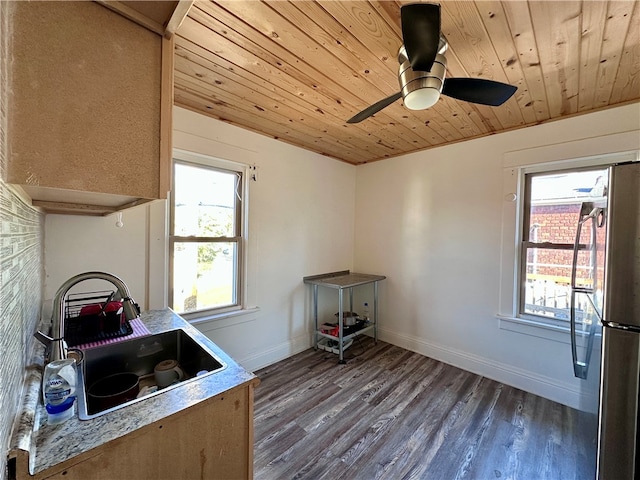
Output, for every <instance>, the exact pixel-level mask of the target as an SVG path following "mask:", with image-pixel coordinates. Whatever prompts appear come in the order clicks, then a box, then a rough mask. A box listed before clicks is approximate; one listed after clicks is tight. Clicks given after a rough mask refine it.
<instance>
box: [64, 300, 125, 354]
mask: <svg viewBox="0 0 640 480" xmlns="http://www.w3.org/2000/svg"><path fill="white" fill-rule="evenodd" d="M115 293H116V292H115V291H114V290H100V291H95V292H82V293H70V294H68V295H67V297H66V298H65V300H64V318H65V341H66V342H67V345H68V346H69V347H74V346H76V345H82V344H84V343H89V342H98V341H100V340H109V339H112V338H117V337H124V336H127V335H131V334H132V333H133V327H132V326H131V324H130V323H129V321H128V320H126V318H125V317H124V313H122V311H120V313H118V312H104V313H103V314H102V315H100V314H88V315H81V314H80V313H81V311H82V309H83V307H87V306H90V305H102V304H105V303H108V302H110V301H112V300H114V298H113V296H114V295H115ZM118 300H119V299H118Z"/></svg>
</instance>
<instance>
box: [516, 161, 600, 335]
mask: <svg viewBox="0 0 640 480" xmlns="http://www.w3.org/2000/svg"><path fill="white" fill-rule="evenodd" d="M607 178H608V177H607V170H606V169H603V168H597V169H582V170H571V171H556V172H544V173H528V174H526V175H525V190H524V194H525V196H524V211H523V222H522V232H521V238H522V241H521V247H520V295H519V302H518V303H519V315H520V316H521V317H525V318H526V317H531V318H538V319H543V320H546V321H550V322H552V323H564V321H568V320H569V317H570V308H571V283H572V275H574V276H575V278H574V282H575V285H577V286H585V287H595V288H601V285H597V286H596V285H593V282H594V280H595V278H602V277H603V275H602V274H603V268H604V249H603V248H597V249H596V247H603V246H604V241H605V228H597V229H596V231H594V232H591V231H590V229H591V228H592V224H591V223H585V224H584V226H583V228H582V232H581V235H580V238H578V239H577V241H578V246H577V248H576V252H578V253H577V258H576V269H575V272H573V269H572V263H573V260H574V258H573V257H574V242H576V228H577V225H578V222H579V220H580V219H581V207H582V205H583V202H595V203H602V202H603V201H604V200H605V196H606V187H607ZM587 205H588V204H587ZM592 233H593V236H591V235H592ZM594 242H595V243H594ZM596 244H597V245H596ZM590 245H593V248H591V247H590ZM596 251H597V252H598V254H597V255H594V252H596ZM541 317H543V318H541Z"/></svg>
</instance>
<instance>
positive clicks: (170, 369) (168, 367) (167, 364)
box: [153, 360, 184, 388]
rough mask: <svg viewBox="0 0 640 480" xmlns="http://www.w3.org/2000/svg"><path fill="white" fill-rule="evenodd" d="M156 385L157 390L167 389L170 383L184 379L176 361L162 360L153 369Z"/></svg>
mask: <svg viewBox="0 0 640 480" xmlns="http://www.w3.org/2000/svg"><path fill="white" fill-rule="evenodd" d="M153 375H154V377H155V379H156V385H158V387H159V388H164V387H168V386H169V385H171V384H172V383H175V382H179V381H180V380H182V379H183V378H184V372H183V371H182V369H181V368H180V365H178V361H177V360H164V361H162V362H160V363H159V364H157V365H156V367H155V368H154V369H153Z"/></svg>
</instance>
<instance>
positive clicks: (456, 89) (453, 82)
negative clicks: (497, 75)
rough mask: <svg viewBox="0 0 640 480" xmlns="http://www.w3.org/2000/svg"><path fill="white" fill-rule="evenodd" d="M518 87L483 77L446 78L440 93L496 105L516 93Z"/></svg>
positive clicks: (459, 98)
mask: <svg viewBox="0 0 640 480" xmlns="http://www.w3.org/2000/svg"><path fill="white" fill-rule="evenodd" d="M517 89H518V87H515V86H514V85H509V84H507V83H502V82H496V81H494V80H485V79H484V78H447V79H445V81H444V86H443V87H442V94H443V95H446V96H448V97H452V98H456V99H458V100H464V101H465V102H471V103H479V104H481V105H490V106H492V107H498V106H500V105H502V104H503V103H504V102H506V101H507V100H509V99H510V98H511V96H512V95H513V94H514V93H516V90H517Z"/></svg>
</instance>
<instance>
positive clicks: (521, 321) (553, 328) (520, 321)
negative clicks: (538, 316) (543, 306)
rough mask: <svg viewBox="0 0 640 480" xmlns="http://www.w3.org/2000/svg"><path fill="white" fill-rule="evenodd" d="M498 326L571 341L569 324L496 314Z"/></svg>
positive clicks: (539, 336) (566, 341)
mask: <svg viewBox="0 0 640 480" xmlns="http://www.w3.org/2000/svg"><path fill="white" fill-rule="evenodd" d="M496 318H497V319H498V326H499V328H500V329H501V330H508V331H510V332H516V333H522V334H524V335H531V336H533V337H538V338H544V339H547V340H551V341H554V342H560V343H567V344H569V343H571V336H570V335H571V330H570V328H569V325H568V324H567V326H566V327H565V326H560V325H552V324H548V323H544V322H541V321H537V320H530V319H527V318H518V317H512V316H508V315H500V314H498V315H496Z"/></svg>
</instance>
